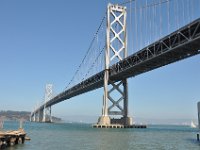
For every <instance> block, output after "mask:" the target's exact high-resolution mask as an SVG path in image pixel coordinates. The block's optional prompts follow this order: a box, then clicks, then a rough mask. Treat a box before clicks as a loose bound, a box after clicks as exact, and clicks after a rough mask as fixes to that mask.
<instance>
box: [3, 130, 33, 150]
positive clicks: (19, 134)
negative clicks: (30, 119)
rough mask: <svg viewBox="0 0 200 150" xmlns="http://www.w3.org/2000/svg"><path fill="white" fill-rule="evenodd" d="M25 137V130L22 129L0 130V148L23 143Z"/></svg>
mask: <svg viewBox="0 0 200 150" xmlns="http://www.w3.org/2000/svg"><path fill="white" fill-rule="evenodd" d="M25 139H29V140H30V138H26V132H25V131H24V130H23V129H21V128H20V129H18V130H11V131H0V149H4V148H6V147H9V146H14V145H16V144H23V143H24V141H25Z"/></svg>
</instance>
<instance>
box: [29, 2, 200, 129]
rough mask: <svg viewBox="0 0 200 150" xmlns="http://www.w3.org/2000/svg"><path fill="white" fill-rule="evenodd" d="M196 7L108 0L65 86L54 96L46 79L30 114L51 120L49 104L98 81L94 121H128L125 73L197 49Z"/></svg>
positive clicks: (198, 11) (133, 73)
mask: <svg viewBox="0 0 200 150" xmlns="http://www.w3.org/2000/svg"><path fill="white" fill-rule="evenodd" d="M199 7H200V0H181V1H179V0H148V1H147V0H141V1H138V0H132V1H128V2H125V3H122V4H120V5H118V4H116V5H113V4H108V6H107V11H106V15H105V16H104V17H103V19H102V20H101V23H100V26H99V27H98V29H97V32H96V33H95V35H94V38H93V39H92V42H91V43H90V46H89V48H88V50H87V52H86V55H85V56H84V58H83V60H82V61H81V64H80V65H79V67H78V69H77V71H76V72H75V74H74V76H73V77H72V80H71V81H70V82H69V84H68V85H67V87H66V89H65V90H64V91H63V92H61V93H59V94H58V95H56V96H53V94H52V93H53V92H52V85H51V84H48V85H46V90H45V101H44V103H42V104H41V105H39V106H37V107H36V108H35V109H34V111H33V112H32V113H31V116H30V120H31V121H34V122H51V121H52V118H51V106H53V105H55V104H57V103H60V102H62V101H64V100H67V99H70V98H72V97H75V96H77V95H80V94H83V93H86V92H89V91H92V90H95V89H98V88H101V87H103V88H104V96H103V106H102V116H101V117H99V119H98V122H97V125H96V126H97V127H102V126H104V127H109V126H111V125H113V124H119V125H122V126H124V127H128V126H131V125H133V121H132V118H131V117H130V116H129V113H128V84H127V79H128V78H130V77H134V76H137V75H140V74H143V73H145V72H148V71H151V70H154V69H156V68H159V67H163V66H165V65H168V64H171V63H175V62H177V61H179V60H183V59H185V58H188V57H192V56H194V55H197V54H199V53H200V9H199ZM127 35H129V37H128V36H127ZM113 93H114V94H113ZM115 94H118V95H120V98H116V96H114V95H115Z"/></svg>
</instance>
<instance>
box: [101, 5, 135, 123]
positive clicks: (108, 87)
mask: <svg viewBox="0 0 200 150" xmlns="http://www.w3.org/2000/svg"><path fill="white" fill-rule="evenodd" d="M126 17H127V12H126V7H124V6H119V5H112V4H108V8H107V30H106V50H105V72H104V96H103V109H102V116H101V117H100V118H99V120H98V123H97V124H98V125H104V126H109V125H112V124H120V125H123V126H129V125H132V118H131V117H129V116H128V85H127V79H126V78H124V79H122V80H121V81H118V82H116V83H115V82H113V81H112V80H111V79H110V78H109V68H110V65H112V64H113V63H114V62H116V61H121V60H123V59H124V58H126V57H127V34H126ZM116 95H118V97H116ZM119 95H120V96H119ZM120 116H121V118H119V117H120ZM111 117H112V119H111ZM116 117H117V118H116Z"/></svg>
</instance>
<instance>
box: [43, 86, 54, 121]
mask: <svg viewBox="0 0 200 150" xmlns="http://www.w3.org/2000/svg"><path fill="white" fill-rule="evenodd" d="M52 98H53V85H52V84H47V85H46V88H45V102H44V109H43V119H42V122H52V117H51V106H49V107H46V103H47V102H48V101H49V100H51V99H52Z"/></svg>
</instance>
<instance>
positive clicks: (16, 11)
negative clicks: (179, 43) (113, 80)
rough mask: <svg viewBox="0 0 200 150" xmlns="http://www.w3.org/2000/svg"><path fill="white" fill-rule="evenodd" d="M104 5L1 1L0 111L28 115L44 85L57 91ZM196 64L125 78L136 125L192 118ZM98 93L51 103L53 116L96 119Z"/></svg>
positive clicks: (198, 89)
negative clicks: (19, 111)
mask: <svg viewBox="0 0 200 150" xmlns="http://www.w3.org/2000/svg"><path fill="white" fill-rule="evenodd" d="M111 2H112V3H117V2H120V3H121V2H122V1H117V0H116V1H114V0H113V1H111ZM107 3H108V0H84V1H83V0H77V1H68V0H42V1H41V0H18V1H15V0H1V1H0V110H24V111H32V109H33V107H34V106H35V105H36V103H37V102H41V101H42V99H43V98H44V90H45V84H47V83H52V84H53V85H54V91H55V93H59V92H61V91H62V90H63V89H64V88H65V87H66V85H67V83H68V82H69V81H70V79H71V78H72V76H73V74H74V72H75V71H76V69H77V67H78V66H79V64H80V62H81V60H82V58H83V56H84V54H85V52H86V50H87V49H88V47H89V43H90V42H91V40H92V38H93V36H94V34H95V32H96V30H97V27H98V26H99V24H100V21H101V19H102V17H103V16H104V15H105V11H106V7H107ZM199 66H200V56H194V57H191V58H188V59H186V60H183V61H180V62H177V63H174V64H170V65H168V66H165V67H162V68H159V69H156V70H153V71H151V72H148V73H145V74H142V75H139V76H136V77H134V78H130V79H129V80H128V83H129V111H130V115H131V116H133V117H134V118H135V119H136V121H138V122H139V121H141V120H143V121H147V120H151V119H152V120H157V119H159V120H162V119H166V120H170V119H172V120H179V119H196V118H197V106H196V105H197V102H198V101H200V69H199ZM102 95H103V90H102V89H99V90H96V91H92V92H89V93H86V94H84V95H80V96H77V97H74V98H72V99H70V100H67V101H64V102H62V103H59V104H57V105H54V106H53V107H52V112H53V115H55V116H58V117H63V118H64V119H65V120H70V119H71V116H75V118H76V119H79V120H81V119H82V120H83V121H87V120H89V119H91V118H92V119H93V120H95V119H96V120H97V116H100V115H101V109H102ZM81 117H82V118H81ZM95 117H96V118H95ZM69 118H70V119H69ZM93 120H92V121H93ZM166 120H165V121H166ZM147 122H151V121H147Z"/></svg>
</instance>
